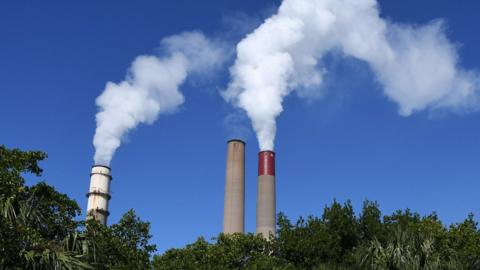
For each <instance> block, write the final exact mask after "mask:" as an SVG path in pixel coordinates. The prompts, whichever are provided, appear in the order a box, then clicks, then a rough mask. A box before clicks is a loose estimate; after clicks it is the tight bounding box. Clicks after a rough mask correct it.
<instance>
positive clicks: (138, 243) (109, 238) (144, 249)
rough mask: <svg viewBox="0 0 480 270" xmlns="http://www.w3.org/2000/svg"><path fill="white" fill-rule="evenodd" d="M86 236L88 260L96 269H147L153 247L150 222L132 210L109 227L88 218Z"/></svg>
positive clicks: (154, 248)
mask: <svg viewBox="0 0 480 270" xmlns="http://www.w3.org/2000/svg"><path fill="white" fill-rule="evenodd" d="M85 236H86V238H87V239H88V240H89V243H90V245H89V250H90V251H91V252H90V254H91V256H90V257H89V262H90V264H91V265H93V266H94V267H95V269H115V270H122V269H125V270H135V269H142V270H143V269H149V268H150V255H151V253H152V252H154V251H155V250H156V247H155V245H149V243H148V241H149V239H150V238H151V235H150V224H149V223H148V222H143V221H141V220H140V219H139V218H138V217H137V216H136V215H135V212H134V211H133V210H130V211H128V212H127V213H125V214H124V215H123V217H122V218H121V219H120V221H119V222H118V223H117V224H114V225H112V226H110V227H106V226H103V225H101V224H99V223H98V222H96V221H94V220H90V221H89V222H88V223H87V227H86V231H85Z"/></svg>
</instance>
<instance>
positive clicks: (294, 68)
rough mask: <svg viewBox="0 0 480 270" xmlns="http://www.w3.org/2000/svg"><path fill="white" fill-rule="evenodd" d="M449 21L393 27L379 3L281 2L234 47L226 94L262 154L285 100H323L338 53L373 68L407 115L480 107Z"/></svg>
mask: <svg viewBox="0 0 480 270" xmlns="http://www.w3.org/2000/svg"><path fill="white" fill-rule="evenodd" d="M444 27H445V25H444V23H443V22H442V21H440V20H437V21H433V22H431V23H429V24H426V25H423V26H413V25H405V24H398V23H394V22H388V21H386V20H384V19H382V18H380V16H379V9H378V4H377V2H376V0H284V1H283V2H282V4H281V6H280V7H279V9H278V11H277V13H276V14H274V15H273V16H271V17H270V18H268V19H267V20H265V22H264V23H263V24H262V25H260V26H259V27H258V28H257V29H255V30H254V31H253V32H252V33H250V34H249V35H247V36H246V37H245V38H244V39H243V40H242V41H241V42H240V43H239V44H238V45H237V58H236V60H235V63H234V65H233V66H232V67H231V68H230V74H231V81H230V84H229V86H228V89H227V90H226V91H225V92H223V96H224V98H225V99H227V100H228V101H230V102H232V103H233V104H234V105H235V106H237V107H239V108H242V109H244V110H245V111H246V113H247V114H248V116H249V117H250V119H251V121H252V125H253V128H254V130H255V132H256V133H257V138H258V141H259V144H260V148H261V149H262V150H272V149H273V147H274V139H275V132H276V118H277V117H278V116H279V114H280V113H281V112H282V110H283V107H282V102H283V99H284V98H285V96H287V95H288V94H289V93H291V92H292V91H296V92H297V93H298V95H299V96H301V97H306V98H309V97H315V96H319V95H321V91H322V90H321V89H322V88H321V84H322V77H323V75H324V73H325V68H324V67H322V62H321V61H322V57H324V56H325V55H326V54H327V53H329V52H331V51H332V50H341V51H342V52H343V54H344V55H345V56H346V57H353V58H356V59H360V60H362V61H365V62H366V63H368V64H369V65H370V67H371V69H372V71H373V73H374V74H375V77H376V80H377V81H378V82H379V83H380V84H381V85H382V86H383V89H384V93H385V95H386V96H387V97H388V98H389V99H390V100H392V101H394V102H396V103H397V104H398V106H399V113H400V114H401V115H403V116H408V115H410V114H411V113H413V112H415V111H420V110H423V109H438V108H449V109H453V110H456V111H457V110H466V109H467V110H468V109H475V107H476V106H477V105H478V96H477V92H478V90H479V88H480V87H479V85H480V83H479V81H480V80H479V76H478V75H477V74H476V72H474V71H467V70H465V69H462V68H461V67H459V65H458V62H459V59H458V53H457V50H456V46H455V44H453V43H452V42H451V41H449V40H448V38H447V36H446V35H445V31H444Z"/></svg>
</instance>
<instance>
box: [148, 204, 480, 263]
mask: <svg viewBox="0 0 480 270" xmlns="http://www.w3.org/2000/svg"><path fill="white" fill-rule="evenodd" d="M277 220H278V224H277V237H276V238H272V239H270V240H269V241H266V240H263V239H261V238H258V237H256V236H253V235H251V234H247V235H240V234H237V235H228V236H227V235H221V236H220V237H219V238H218V239H215V240H214V241H213V242H212V243H209V242H207V241H205V240H204V239H203V238H200V239H199V240H198V241H197V242H195V243H193V244H191V245H188V246H187V247H185V248H183V249H172V250H169V251H167V252H165V253H164V254H163V255H158V256H155V258H154V268H155V269H157V270H158V269H312V270H327V269H328V270H341V269H358V270H367V269H368V270H450V269H451V270H453V269H455V270H457V269H458V270H462V269H465V270H466V269H469V270H470V269H471V270H473V269H480V263H479V262H480V261H479V260H480V254H479V252H480V232H479V230H478V224H477V223H476V222H475V221H474V219H473V216H472V215H470V216H469V217H468V218H467V219H466V220H465V221H464V222H462V223H459V224H455V225H452V226H450V227H449V228H447V227H445V226H444V225H443V224H442V223H441V222H440V220H439V219H438V217H437V215H436V214H435V213H433V214H431V215H427V216H425V217H422V216H420V215H419V214H418V213H415V212H412V211H410V210H408V209H407V210H406V211H396V212H394V213H393V214H392V215H385V216H383V215H382V214H381V211H380V209H379V206H378V204H377V203H376V202H370V201H366V202H365V203H364V205H363V208H362V212H361V213H360V214H359V215H358V216H357V215H356V214H355V213H354V211H353V207H352V205H351V203H350V202H349V201H347V202H346V203H345V204H343V205H342V204H340V203H338V202H336V201H334V202H333V203H332V204H331V205H330V206H326V207H325V208H324V211H323V215H322V216H321V217H320V218H318V217H314V216H310V217H308V218H307V219H304V218H302V217H300V218H299V219H298V220H297V221H296V222H295V223H292V222H291V221H290V220H289V219H288V218H287V217H286V216H285V215H284V214H282V213H280V214H279V215H278V219H277Z"/></svg>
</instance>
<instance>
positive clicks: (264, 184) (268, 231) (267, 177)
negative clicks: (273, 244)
mask: <svg viewBox="0 0 480 270" xmlns="http://www.w3.org/2000/svg"><path fill="white" fill-rule="evenodd" d="M275 215H276V212H275V153H274V152H273V151H261V152H260V153H258V194H257V234H262V235H263V237H265V238H269V237H270V235H275V225H276V222H275Z"/></svg>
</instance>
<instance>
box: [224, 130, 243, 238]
mask: <svg viewBox="0 0 480 270" xmlns="http://www.w3.org/2000/svg"><path fill="white" fill-rule="evenodd" d="M223 211H224V212H223V233H227V234H231V233H243V232H244V224H245V142H243V141H241V140H237V139H234V140H230V141H228V142H227V170H226V177H225V204H224V210H223Z"/></svg>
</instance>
